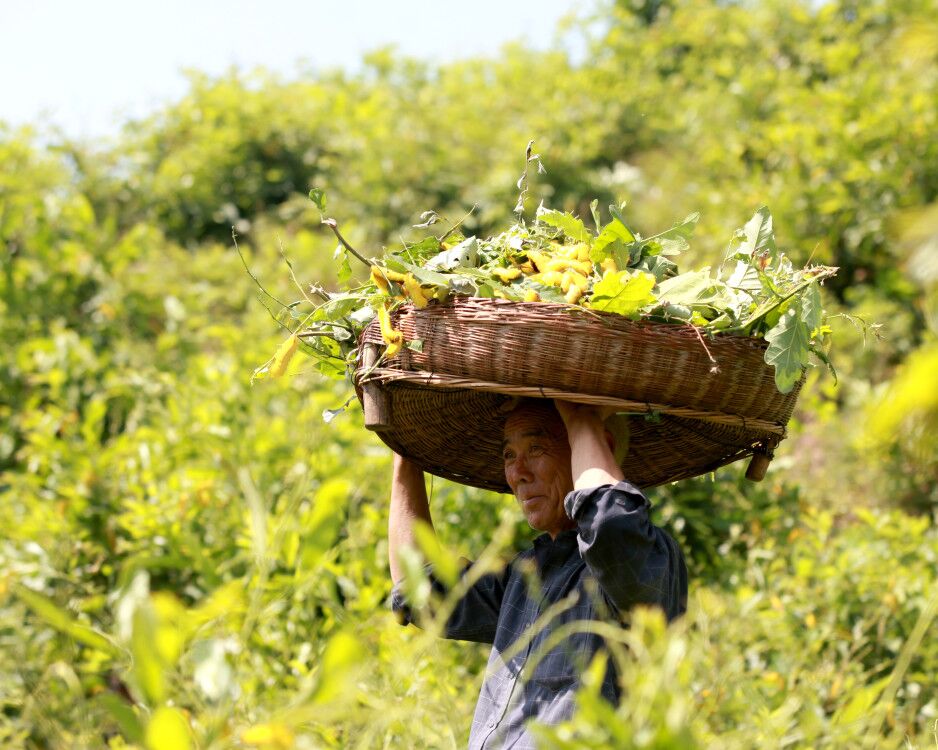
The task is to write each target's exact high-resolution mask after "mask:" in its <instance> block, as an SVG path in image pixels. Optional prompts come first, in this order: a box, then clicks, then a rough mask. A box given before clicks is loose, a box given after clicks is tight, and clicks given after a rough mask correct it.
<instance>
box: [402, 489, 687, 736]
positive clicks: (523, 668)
mask: <svg viewBox="0 0 938 750" xmlns="http://www.w3.org/2000/svg"><path fill="white" fill-rule="evenodd" d="M564 507H565V509H566V512H567V515H568V516H569V517H570V518H572V519H573V520H574V521H575V522H576V528H575V529H570V530H568V531H564V532H561V533H560V534H558V535H557V537H556V539H554V540H551V538H550V536H549V535H548V534H543V535H541V536H540V537H538V538H537V539H535V540H534V546H533V548H532V549H529V550H526V551H524V552H522V553H521V554H519V555H518V556H517V557H516V558H515V559H514V560H512V561H511V563H510V564H509V565H508V566H507V567H506V568H505V570H504V571H503V572H501V573H499V574H496V573H492V574H488V575H486V576H484V577H483V578H481V579H480V580H479V581H478V582H477V583H476V584H475V585H474V586H473V587H472V589H470V591H469V592H468V593H467V594H466V596H465V597H464V598H463V599H462V600H461V601H460V602H459V604H458V605H457V607H456V609H455V611H454V612H453V614H452V616H451V617H450V619H449V621H448V622H447V625H446V637H448V638H455V639H458V640H466V641H478V642H481V643H491V644H492V646H493V647H492V653H491V656H490V657H489V663H488V668H487V669H486V674H485V680H484V682H483V684H482V690H481V693H480V695H479V701H478V703H477V704H476V711H475V716H474V718H473V720H472V731H471V733H470V737H469V748H470V750H482V748H516V749H517V750H526V749H527V748H532V749H533V748H534V747H535V743H534V738H533V737H532V735H531V734H530V733H529V732H528V731H527V729H526V726H525V725H526V722H528V721H529V720H531V719H536V720H537V721H538V722H541V723H544V724H556V723H558V722H561V721H563V720H565V719H568V718H570V716H571V715H572V714H573V697H574V694H575V692H576V689H577V688H578V687H579V675H580V674H581V672H582V671H583V670H584V669H585V668H586V666H587V665H588V664H589V663H590V661H591V659H592V657H593V655H594V654H595V653H596V652H597V651H599V650H600V649H602V647H603V642H602V638H601V637H600V636H598V635H596V634H595V633H590V632H588V631H587V632H583V631H582V630H580V631H577V632H575V633H572V634H571V635H569V636H568V637H567V638H565V639H564V640H563V641H562V642H561V643H560V644H558V645H556V646H554V647H553V648H551V649H550V650H549V651H547V652H546V654H543V655H542V658H540V659H538V660H537V661H536V663H533V660H532V663H529V659H530V657H532V656H534V655H535V654H538V653H541V652H542V649H541V645H542V644H543V643H544V642H545V641H546V640H547V639H548V638H550V637H551V634H552V633H553V632H555V631H556V630H557V629H558V628H561V627H563V626H564V625H565V624H568V623H572V622H582V621H588V620H599V619H604V620H612V621H615V622H623V621H624V615H625V614H626V613H627V612H628V610H629V609H631V608H632V607H634V606H635V605H637V604H644V605H656V606H659V607H661V609H662V610H664V613H665V614H666V616H667V617H668V619H669V620H670V619H673V618H675V617H677V616H678V615H680V614H681V613H683V612H684V611H685V609H686V608H687V567H686V566H685V564H684V557H683V555H682V554H681V550H680V548H679V547H678V545H677V543H676V542H675V541H674V540H673V539H672V538H671V537H670V536H668V535H667V534H666V533H665V532H664V531H662V530H661V529H659V528H658V527H657V526H655V525H654V524H652V523H651V521H650V520H649V510H650V507H651V506H650V504H649V502H648V500H647V499H646V498H645V496H644V495H643V494H642V493H641V491H640V490H638V489H636V488H635V487H633V486H632V485H631V484H629V483H628V482H619V483H618V484H615V485H605V486H602V487H595V488H591V489H586V490H576V491H574V492H571V493H569V494H568V495H567V497H566V498H565V499H564ZM534 574H536V575H534ZM432 582H433V585H434V587H435V588H436V589H437V591H439V592H442V590H443V587H442V585H441V584H440V583H439V581H436V580H433V581H432ZM532 582H534V583H533V584H532ZM566 597H570V599H569V600H568V601H569V602H570V603H571V604H572V606H569V607H566V608H565V609H563V610H562V611H561V612H560V613H559V614H557V615H556V616H555V617H553V618H552V619H551V620H550V621H549V622H547V623H546V624H545V625H544V626H543V627H542V628H541V629H540V630H539V631H538V632H536V633H535V634H534V635H533V636H532V635H531V633H530V632H529V630H530V628H531V626H532V624H533V623H534V621H535V620H536V619H537V618H538V616H539V615H541V614H542V613H543V612H544V610H545V609H546V608H547V607H549V606H551V605H552V604H555V603H557V602H560V601H561V600H562V599H565V598H566ZM391 603H392V607H393V608H394V610H395V612H397V613H398V614H399V618H400V619H401V621H402V622H404V623H408V622H412V621H413V618H412V616H411V613H410V611H409V609H408V608H407V605H406V602H405V601H404V598H403V596H402V594H401V592H400V590H399V589H398V588H396V587H395V589H394V591H393V592H392V598H391ZM519 639H521V640H524V639H526V640H527V643H526V644H524V645H523V646H521V647H520V648H519V647H518V646H514V644H516V642H518V641H519ZM509 649H511V651H509ZM506 652H508V658H503V654H506ZM602 694H603V695H604V696H605V697H606V698H607V699H608V700H610V701H612V702H616V701H618V698H619V687H618V683H617V679H616V675H615V673H614V670H613V669H611V668H609V669H607V670H606V676H605V678H604V681H603V685H602Z"/></svg>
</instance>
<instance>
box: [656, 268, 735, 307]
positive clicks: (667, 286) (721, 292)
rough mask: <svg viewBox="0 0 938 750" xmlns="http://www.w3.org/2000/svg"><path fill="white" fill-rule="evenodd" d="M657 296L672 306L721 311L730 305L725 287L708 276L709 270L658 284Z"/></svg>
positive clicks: (682, 275) (686, 274) (687, 274)
mask: <svg viewBox="0 0 938 750" xmlns="http://www.w3.org/2000/svg"><path fill="white" fill-rule="evenodd" d="M658 296H659V298H661V299H662V300H665V301H667V302H670V303H671V304H673V305H688V306H695V305H706V306H708V307H713V308H717V309H723V308H726V307H730V306H731V305H732V299H731V298H730V296H729V294H728V293H727V289H726V285H725V284H724V283H723V282H722V281H720V280H719V279H714V278H713V277H712V276H710V269H709V268H704V269H701V270H700V271H688V272H687V273H682V274H679V275H677V276H674V277H672V278H670V279H665V280H664V281H662V282H661V283H660V284H658Z"/></svg>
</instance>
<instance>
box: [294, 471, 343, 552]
mask: <svg viewBox="0 0 938 750" xmlns="http://www.w3.org/2000/svg"><path fill="white" fill-rule="evenodd" d="M350 494H351V487H350V486H349V483H348V482H347V481H346V480H344V479H329V480H328V481H326V482H324V483H323V484H322V486H321V487H320V488H319V490H318V491H317V492H316V496H315V498H313V508H312V510H311V511H310V512H309V513H308V514H307V515H306V517H305V518H304V519H303V538H302V544H301V548H302V552H301V554H300V559H301V560H302V563H303V569H304V570H305V571H310V570H313V569H314V568H316V567H317V566H318V565H319V563H320V562H321V561H322V559H323V557H324V556H325V554H326V553H327V552H328V551H329V550H330V549H331V548H332V546H333V545H334V544H335V542H336V539H337V538H338V536H339V531H340V530H341V528H342V520H343V518H344V516H345V513H344V510H345V507H346V505H347V503H348V498H349V495H350Z"/></svg>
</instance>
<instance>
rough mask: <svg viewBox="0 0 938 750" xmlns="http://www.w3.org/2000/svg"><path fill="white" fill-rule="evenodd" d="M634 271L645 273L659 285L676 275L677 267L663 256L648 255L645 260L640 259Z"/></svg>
mask: <svg viewBox="0 0 938 750" xmlns="http://www.w3.org/2000/svg"><path fill="white" fill-rule="evenodd" d="M635 270H637V271H647V272H648V273H650V274H651V275H652V276H654V277H655V279H656V280H657V281H658V282H659V283H661V282H662V281H664V280H665V279H667V278H670V277H672V276H674V275H675V274H676V273H677V265H676V264H675V263H674V262H673V261H670V260H668V259H667V258H665V257H664V256H663V255H649V256H648V257H647V258H642V259H641V261H639V263H638V264H637V265H636V266H635Z"/></svg>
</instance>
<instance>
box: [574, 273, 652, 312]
mask: <svg viewBox="0 0 938 750" xmlns="http://www.w3.org/2000/svg"><path fill="white" fill-rule="evenodd" d="M654 286H655V277H654V276H652V275H651V274H648V273H642V272H639V273H636V274H635V275H634V276H633V275H631V274H630V273H629V272H628V271H619V272H618V273H607V274H606V275H605V276H604V277H603V279H602V281H600V282H598V283H597V284H596V285H595V286H594V287H593V297H592V300H591V301H590V307H592V308H593V309H594V310H603V311H606V312H614V313H618V314H619V315H625V316H633V315H635V314H636V313H637V312H638V311H639V310H641V309H642V308H643V307H645V305H648V304H650V303H652V302H654V301H655V299H656V297H655V295H654V294H653V293H652V291H651V290H652V289H653V288H654Z"/></svg>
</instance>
